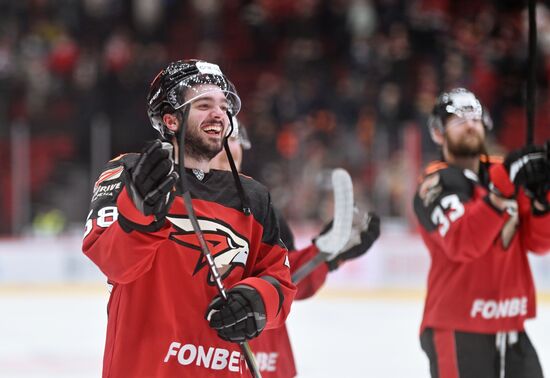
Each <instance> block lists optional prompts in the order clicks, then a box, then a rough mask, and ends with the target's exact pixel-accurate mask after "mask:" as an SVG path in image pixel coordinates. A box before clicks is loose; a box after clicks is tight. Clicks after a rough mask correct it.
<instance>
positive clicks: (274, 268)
mask: <svg viewBox="0 0 550 378" xmlns="http://www.w3.org/2000/svg"><path fill="white" fill-rule="evenodd" d="M239 109H240V99H239V96H238V95H237V92H236V90H235V88H234V86H233V85H232V84H231V83H230V82H229V80H228V79H227V78H226V77H225V76H224V75H223V74H222V72H221V70H220V68H219V67H218V66H217V65H215V64H211V63H207V62H203V61H196V60H187V61H177V62H173V63H171V64H169V65H168V66H167V67H166V68H165V69H164V70H162V71H161V72H160V73H159V74H158V75H157V76H156V78H155V79H154V80H153V82H152V84H151V87H150V90H149V94H148V97H147V110H148V115H149V118H150V120H151V123H152V125H153V127H154V128H155V129H156V130H157V131H159V133H160V136H161V138H162V139H163V140H164V141H166V142H169V143H171V144H172V145H173V154H172V152H171V150H172V147H171V146H170V144H168V143H166V144H163V143H161V141H160V140H156V141H154V142H152V143H149V144H147V145H146V146H145V148H144V149H143V151H142V152H141V153H139V154H126V155H122V156H119V157H118V158H116V159H114V160H112V161H111V162H109V163H108V164H107V167H106V169H105V170H104V172H103V173H102V174H101V175H100V177H99V179H98V180H97V182H96V184H95V188H94V193H93V196H92V200H91V210H90V213H89V216H88V219H87V222H86V231H85V236H84V242H83V251H84V253H85V254H86V255H87V256H88V257H89V258H90V259H91V260H92V261H93V262H94V263H95V264H97V266H98V267H99V268H100V269H101V271H102V272H103V273H104V274H105V275H106V276H107V278H108V281H109V283H110V284H111V285H112V291H111V296H110V300H109V304H108V325H107V339H106V347H105V353H104V362H103V377H175V376H181V377H213V376H215V377H234V376H245V375H246V376H249V375H250V373H249V372H247V371H246V367H245V366H244V365H245V364H244V362H243V358H242V355H241V349H240V348H239V345H238V344H237V342H243V341H246V340H249V339H251V338H253V337H256V336H257V335H258V334H260V333H261V332H262V331H263V330H264V329H270V328H274V327H278V326H281V325H283V324H284V321H285V318H286V316H287V314H288V311H289V309H290V305H291V302H292V300H293V297H294V295H295V291H296V289H295V287H294V285H293V284H292V282H291V278H290V271H289V263H288V255H287V251H286V249H285V248H284V247H283V246H282V245H281V244H280V243H279V229H278V225H277V220H276V217H275V214H274V213H273V208H272V206H271V200H270V196H269V193H268V191H267V190H266V189H265V187H263V186H262V185H260V184H259V183H257V182H256V181H254V180H252V179H251V178H248V177H244V176H239V175H238V174H237V173H236V172H235V175H234V176H232V174H231V173H230V172H226V171H214V170H212V171H211V170H210V168H209V163H210V160H211V159H212V158H213V157H214V156H216V155H217V154H218V152H220V151H221V149H222V143H223V141H224V139H225V136H226V135H227V133H228V131H229V130H230V117H231V116H234V115H236V114H237V113H238V111H239ZM183 130H186V131H185V132H182V131H183ZM180 138H184V140H185V147H184V151H178V143H177V141H178V140H179V139H180ZM179 142H180V143H182V141H181V140H180V141H179ZM178 153H183V154H184V159H185V160H184V162H185V163H184V166H185V170H184V172H185V173H184V174H185V182H186V186H188V187H187V188H183V187H182V184H181V182H180V181H179V179H178V175H177V173H176V170H175V169H174V164H173V161H174V160H175V161H178V159H180V158H181V157H180V156H179V155H178ZM235 180H239V181H238V182H237V181H235ZM241 184H242V185H241ZM184 190H189V191H190V194H191V197H192V206H193V208H194V211H195V213H196V216H197V218H198V222H199V225H200V226H201V229H202V231H203V233H204V236H205V239H206V241H207V244H208V245H209V247H210V250H211V253H212V257H213V261H214V264H215V265H216V267H217V268H218V270H219V272H220V274H221V277H222V280H223V284H224V285H225V287H226V289H227V295H228V301H227V302H225V301H223V300H221V298H220V297H219V296H218V291H217V288H216V286H215V282H214V279H213V277H212V275H211V273H210V271H209V266H208V264H207V262H206V260H205V258H204V257H203V255H202V253H201V250H200V248H199V246H198V244H199V243H198V239H197V236H196V235H195V234H194V233H193V229H192V227H191V223H190V218H189V216H188V213H187V211H186V207H185V206H184V203H183V200H182V197H181V195H182V192H183V191H184ZM249 204H250V205H249Z"/></svg>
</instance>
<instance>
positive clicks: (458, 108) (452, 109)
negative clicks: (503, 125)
mask: <svg viewBox="0 0 550 378" xmlns="http://www.w3.org/2000/svg"><path fill="white" fill-rule="evenodd" d="M445 112H446V113H447V114H454V115H456V116H458V117H460V118H463V119H464V120H474V121H481V120H482V118H483V108H482V107H481V104H480V103H479V101H478V99H477V98H476V97H475V96H474V95H473V94H472V93H470V92H458V93H453V96H452V103H450V104H447V105H446V106H445Z"/></svg>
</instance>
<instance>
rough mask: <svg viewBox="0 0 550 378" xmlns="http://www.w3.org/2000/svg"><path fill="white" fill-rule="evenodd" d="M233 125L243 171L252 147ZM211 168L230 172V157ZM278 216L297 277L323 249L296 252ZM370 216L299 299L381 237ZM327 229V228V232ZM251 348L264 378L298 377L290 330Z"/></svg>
mask: <svg viewBox="0 0 550 378" xmlns="http://www.w3.org/2000/svg"><path fill="white" fill-rule="evenodd" d="M233 123H234V125H236V127H235V129H234V133H233V134H232V135H231V136H230V137H229V140H228V142H229V147H230V148H231V155H232V156H233V157H234V158H235V164H236V167H237V169H239V170H240V167H241V163H242V157H243V149H245V150H246V149H249V148H250V147H251V143H250V140H249V139H248V136H247V133H246V129H245V128H244V127H242V125H240V124H239V123H238V122H237V120H236V119H235V120H234V122H233ZM210 167H211V168H212V169H224V170H229V169H230V163H229V161H228V159H227V154H224V153H219V154H218V155H217V156H216V157H215V158H214V159H212V161H211V165H210ZM276 213H277V214H278V220H279V226H280V230H281V239H282V240H283V242H284V243H285V245H286V247H287V248H288V251H289V254H288V256H289V260H290V269H291V273H292V274H294V273H295V272H296V271H298V270H299V269H300V268H301V267H302V266H304V265H305V264H307V263H308V262H310V261H312V260H313V259H314V258H315V257H316V256H317V255H318V254H319V248H318V247H317V245H316V243H315V239H314V241H313V243H312V244H311V245H309V246H308V247H305V248H303V249H301V250H296V247H295V246H294V235H293V233H292V231H291V230H290V227H289V226H288V224H287V222H286V221H285V219H284V218H283V217H282V216H281V215H280V213H279V212H277V211H276ZM368 216H369V217H368V223H364V222H363V223H360V224H359V225H356V226H354V227H357V230H355V231H356V232H354V234H356V235H358V237H357V238H354V239H353V240H350V241H349V242H348V244H347V245H346V246H345V247H344V250H343V251H342V252H340V253H339V254H338V255H336V256H335V257H334V258H332V259H331V260H329V261H327V262H326V263H321V264H320V265H319V266H318V267H317V268H315V269H314V270H312V271H311V273H309V274H308V275H306V276H305V277H304V278H303V279H302V280H301V281H300V282H299V283H297V284H296V287H297V289H298V291H297V294H296V298H295V299H306V298H310V297H311V296H313V295H314V294H315V293H316V292H317V291H318V290H319V289H320V288H321V287H322V286H323V284H324V283H325V280H326V277H327V274H328V273H329V272H330V271H334V270H335V269H337V268H338V267H339V266H340V265H341V264H342V263H343V262H345V261H347V260H351V259H354V258H357V257H359V256H362V255H363V254H365V253H366V252H367V251H368V250H369V249H370V247H371V246H372V244H373V243H374V242H375V240H376V239H377V238H378V236H379V235H380V218H379V217H378V215H377V214H375V213H369V214H368ZM327 228H328V227H325V229H327ZM250 345H251V347H252V349H253V350H254V353H255V355H256V361H257V363H258V367H259V369H260V371H261V373H262V377H263V378H292V377H295V376H296V365H295V362H294V355H293V353H292V346H291V343H290V338H289V336H288V331H287V328H286V326H282V327H279V328H274V329H270V330H266V331H264V332H263V333H262V334H261V335H260V336H259V337H258V338H256V339H254V340H252V341H251V343H250Z"/></svg>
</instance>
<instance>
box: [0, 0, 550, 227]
mask: <svg viewBox="0 0 550 378" xmlns="http://www.w3.org/2000/svg"><path fill="white" fill-rule="evenodd" d="M537 23H538V59H537V68H538V69H537V95H538V97H537V109H538V111H537V114H536V125H537V127H536V133H535V135H536V140H537V141H539V142H542V141H544V140H546V139H549V138H550V125H549V122H550V96H549V93H548V78H549V76H550V6H549V5H548V3H547V2H539V4H538V7H537ZM527 51H528V50H527V16H526V10H525V2H523V1H517V0H498V1H497V0H494V1H478V0H477V1H474V0H463V1H460V2H457V1H451V0H224V1H219V0H187V1H180V0H26V1H9V0H0V169H1V172H2V175H1V177H0V198H1V203H0V206H1V207H2V208H3V209H4V211H2V212H1V213H2V218H1V219H0V221H1V226H0V233H4V234H5V233H9V232H11V231H14V230H12V227H11V226H10V219H11V217H12V216H13V214H12V213H13V209H12V207H11V206H12V202H11V200H10V198H12V196H13V193H12V192H13V185H11V183H12V177H13V174H14V172H12V169H11V167H12V161H11V160H13V159H12V156H14V154H13V151H11V145H12V144H11V143H10V141H11V140H13V135H14V129H17V128H21V127H22V125H25V127H27V128H28V130H29V133H30V135H31V145H30V146H31V154H30V156H31V166H32V169H31V198H32V204H33V206H32V210H31V213H32V216H33V217H37V216H40V214H39V210H38V209H46V210H45V211H51V209H52V208H53V209H55V208H56V207H62V206H61V204H58V203H57V204H56V203H52V202H53V201H52V199H51V198H48V196H47V195H44V188H45V187H46V186H47V185H51V181H52V179H53V178H55V177H57V176H59V174H60V173H59V172H57V171H58V170H59V169H60V168H59V167H62V168H61V169H63V170H64V172H66V170H68V169H83V170H86V172H88V174H89V176H90V177H91V176H94V175H96V174H97V172H93V169H92V163H91V160H90V159H91V158H90V156H91V154H92V152H93V151H90V150H91V147H90V139H91V136H90V135H91V130H92V128H93V127H94V125H97V124H98V123H102V124H106V125H108V126H109V127H108V129H109V130H110V131H109V132H110V139H109V141H108V143H106V144H107V146H108V149H109V151H108V152H109V154H110V155H112V156H116V155H117V154H119V153H123V152H130V151H138V150H139V149H140V147H141V146H142V144H143V141H144V140H146V139H151V138H154V137H155V134H154V132H153V129H152V128H151V127H149V121H148V119H147V116H146V112H145V96H146V94H147V90H148V85H149V82H150V80H151V79H152V78H153V77H154V76H155V74H156V73H157V72H158V71H159V70H160V69H161V68H162V67H164V66H165V65H166V64H167V62H169V61H171V60H176V59H184V58H200V59H205V60H208V61H212V62H216V63H218V64H219V65H220V66H221V67H222V69H223V70H224V72H225V73H226V74H227V75H228V76H229V78H230V79H231V80H232V81H233V82H234V83H235V85H236V86H237V89H238V91H239V94H240V96H241V98H242V100H243V109H242V112H241V114H240V115H239V120H240V122H241V123H242V124H244V125H245V126H246V128H247V130H248V134H249V136H250V139H251V141H252V149H250V150H248V151H246V153H245V162H244V168H243V171H244V172H245V173H246V174H248V175H251V176H253V177H255V178H256V179H258V180H259V181H261V182H263V183H264V184H266V185H267V186H268V187H269V188H270V190H271V192H272V195H273V199H274V202H275V204H276V205H277V206H278V207H280V208H281V209H282V210H283V212H284V213H285V214H286V216H287V217H288V218H289V220H290V221H291V222H306V221H318V220H319V219H321V218H323V217H326V214H325V213H326V209H325V208H324V207H323V206H320V203H324V202H325V198H326V197H327V196H330V192H329V191H328V188H329V185H328V184H327V180H326V174H325V172H326V171H327V169H330V168H334V167H343V168H346V169H347V170H348V171H349V172H350V173H351V175H352V177H353V179H354V185H355V195H356V202H358V204H359V205H360V206H362V207H364V208H369V209H376V210H377V211H378V212H379V213H380V214H381V215H383V216H386V217H390V216H391V217H402V218H407V217H408V215H409V214H410V204H411V198H412V193H413V192H414V189H415V188H414V186H415V183H416V179H417V175H418V173H419V172H420V169H421V167H422V165H423V164H424V163H426V162H427V161H428V160H430V159H433V158H437V157H438V151H437V150H436V149H435V147H434V146H433V145H432V144H431V142H430V140H429V135H428V132H427V127H426V119H427V116H428V115H429V112H430V111H431V108H432V105H433V102H434V99H435V97H436V96H437V95H438V94H439V93H440V92H441V91H442V90H445V89H449V88H452V87H455V86H464V87H467V88H469V89H470V90H472V91H473V92H475V93H476V94H477V95H478V97H479V98H480V99H481V101H482V102H483V104H484V105H485V106H486V107H487V108H488V109H489V111H490V113H491V115H492V118H493V121H494V124H495V129H494V134H493V139H492V141H491V149H490V151H492V152H499V151H505V150H508V149H511V148H514V147H518V146H520V145H522V144H523V141H524V140H525V137H524V135H525V125H526V120H525V118H526V117H525V108H524V103H525V80H526V77H527V76H526V75H527ZM67 162H70V163H71V164H70V165H68V164H67ZM87 187H88V188H89V190H91V186H90V185H88V186H87ZM81 191H82V190H81ZM65 193H66V196H67V197H69V196H71V195H72V196H78V198H80V196H81V197H82V199H83V200H82V204H81V207H82V208H81V209H80V208H79V209H75V211H74V212H71V213H69V214H67V213H65V214H64V217H65V220H66V221H67V223H68V224H70V222H79V221H80V222H83V220H84V219H83V218H82V214H84V218H85V214H86V209H87V206H88V203H87V198H89V192H86V193H72V191H71V188H65ZM77 203H80V202H77Z"/></svg>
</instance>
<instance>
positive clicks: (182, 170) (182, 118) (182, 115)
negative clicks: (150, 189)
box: [176, 105, 262, 378]
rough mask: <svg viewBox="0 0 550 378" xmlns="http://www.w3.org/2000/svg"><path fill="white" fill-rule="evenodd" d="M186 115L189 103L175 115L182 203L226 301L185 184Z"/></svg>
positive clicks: (248, 352)
mask: <svg viewBox="0 0 550 378" xmlns="http://www.w3.org/2000/svg"><path fill="white" fill-rule="evenodd" d="M188 115H189V105H187V106H185V107H184V109H183V110H182V111H181V112H177V116H178V117H179V118H180V120H179V121H180V129H179V130H178V132H177V133H176V139H177V141H178V145H179V151H178V164H179V174H180V179H181V184H182V192H183V193H182V197H183V203H184V204H185V209H186V210H187V215H188V216H189V221H190V222H191V225H192V226H193V231H194V232H195V235H196V236H197V239H198V240H199V245H200V248H201V252H202V254H203V256H204V258H205V259H206V261H207V263H208V267H209V269H210V274H211V275H212V280H213V281H214V282H215V283H216V288H217V289H218V293H219V294H220V296H221V297H222V298H223V299H224V300H225V301H227V292H226V291H225V287H224V285H223V282H222V278H221V275H220V272H219V271H218V268H217V267H216V265H215V264H214V259H213V258H212V254H211V253H210V249H209V248H208V244H206V239H205V238H204V234H203V233H202V230H201V227H200V225H199V221H198V219H197V215H196V214H195V209H194V208H193V202H192V200H191V194H190V193H189V186H188V185H187V178H186V176H185V164H184V155H185V154H184V151H185V137H184V136H185V129H186V128H187V117H188ZM230 119H231V118H230ZM229 156H231V155H229ZM234 165H235V163H234V162H233V166H234ZM239 183H240V182H239ZM241 188H242V187H241ZM239 346H240V348H241V353H242V355H243V356H244V359H245V361H246V364H247V366H248V369H249V370H250V374H252V377H254V378H262V375H261V374H260V369H259V368H258V365H257V364H256V360H255V358H254V354H253V353H252V349H250V346H249V345H248V343H247V342H246V341H245V342H242V343H239Z"/></svg>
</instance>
